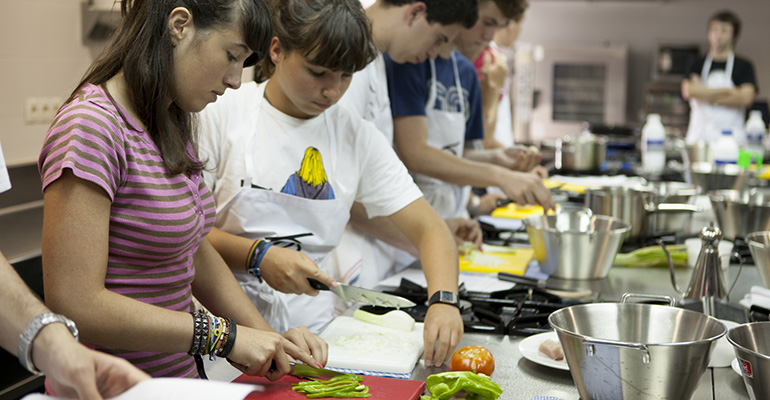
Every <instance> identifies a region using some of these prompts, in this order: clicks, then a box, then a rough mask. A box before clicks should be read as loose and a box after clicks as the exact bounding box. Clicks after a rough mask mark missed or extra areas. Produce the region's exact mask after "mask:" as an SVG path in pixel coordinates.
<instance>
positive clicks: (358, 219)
mask: <svg viewBox="0 0 770 400" xmlns="http://www.w3.org/2000/svg"><path fill="white" fill-rule="evenodd" d="M350 224H351V225H352V226H353V227H354V228H356V229H357V230H359V231H361V232H362V233H365V234H367V235H369V236H371V237H374V238H377V239H379V240H382V241H383V242H385V243H387V244H389V245H391V246H393V247H397V248H399V249H401V250H404V251H406V252H409V254H412V255H413V256H415V257H416V256H418V255H419V253H418V252H417V248H416V247H415V246H414V244H412V242H410V241H409V238H407V237H406V235H404V234H403V233H402V232H401V230H399V229H398V226H396V224H394V223H393V222H392V221H391V220H390V219H389V218H387V217H376V218H371V219H370V218H369V216H368V215H366V210H365V209H364V206H363V205H362V204H361V203H358V202H356V203H354V204H353V207H352V208H351V210H350Z"/></svg>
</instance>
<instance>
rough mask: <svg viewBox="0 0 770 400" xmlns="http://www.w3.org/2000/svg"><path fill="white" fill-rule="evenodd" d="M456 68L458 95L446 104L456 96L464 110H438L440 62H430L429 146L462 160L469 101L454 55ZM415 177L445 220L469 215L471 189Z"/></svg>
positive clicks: (428, 102) (426, 196)
mask: <svg viewBox="0 0 770 400" xmlns="http://www.w3.org/2000/svg"><path fill="white" fill-rule="evenodd" d="M452 68H453V69H454V77H455V87H456V89H457V92H456V93H449V92H447V93H446V100H445V104H449V99H450V98H451V97H453V96H455V95H456V97H457V99H458V101H459V104H460V110H459V111H456V110H448V109H443V110H437V109H436V108H435V105H436V98H437V92H438V90H437V86H438V85H437V83H436V82H437V81H436V63H435V61H434V60H430V70H431V87H430V95H429V96H428V101H427V103H426V104H425V115H426V117H427V118H428V145H430V146H431V147H435V148H437V149H440V150H444V151H448V152H450V153H452V154H454V155H456V156H457V157H462V156H463V148H464V147H465V99H464V97H463V89H462V85H460V74H459V72H458V70H457V60H456V59H455V55H454V53H452ZM445 108H448V107H445ZM412 176H413V177H414V182H415V183H416V184H417V186H418V187H419V188H420V190H422V193H423V195H425V199H427V200H428V203H430V205H431V206H433V208H434V209H435V210H436V212H437V213H438V214H439V215H440V216H441V217H442V218H445V219H446V218H457V217H467V216H468V212H467V211H466V206H467V204H468V198H469V197H470V186H467V185H455V184H452V183H447V182H444V181H442V180H439V179H436V178H433V177H430V176H426V175H422V174H418V173H413V174H412Z"/></svg>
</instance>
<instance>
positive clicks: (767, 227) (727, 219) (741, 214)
mask: <svg viewBox="0 0 770 400" xmlns="http://www.w3.org/2000/svg"><path fill="white" fill-rule="evenodd" d="M709 199H710V200H711V207H712V208H713V209H714V214H716V217H717V223H718V224H719V229H721V230H722V237H723V238H724V239H726V240H729V241H733V242H734V241H735V239H736V238H744V237H746V235H747V234H749V233H750V232H758V231H770V191H768V190H767V189H756V188H755V189H751V190H749V191H738V190H717V191H714V192H710V193H709Z"/></svg>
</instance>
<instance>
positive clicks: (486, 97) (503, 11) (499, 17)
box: [455, 0, 535, 157]
mask: <svg viewBox="0 0 770 400" xmlns="http://www.w3.org/2000/svg"><path fill="white" fill-rule="evenodd" d="M527 7H529V1H528V0H482V1H481V2H480V4H479V21H478V22H477V23H476V25H474V26H473V27H472V28H470V29H464V30H462V31H460V33H459V34H458V35H457V38H456V39H455V46H456V48H457V51H459V52H460V53H461V54H462V55H464V56H465V57H466V58H468V59H469V60H471V61H473V66H474V67H475V68H476V72H477V74H478V77H479V81H480V83H481V106H482V110H483V113H484V141H483V144H484V148H485V149H495V148H505V147H510V146H512V145H513V126H512V124H511V110H510V96H508V89H509V86H510V79H509V75H510V68H509V67H508V62H507V58H506V56H505V55H504V54H503V52H502V51H500V49H499V48H498V44H499V45H501V46H502V47H506V48H508V47H511V46H513V43H514V42H515V41H516V38H517V37H518V36H519V31H520V29H521V21H522V19H523V18H524V12H525V11H526V10H527ZM492 39H501V40H503V42H501V43H495V42H493V41H492ZM504 96H508V98H507V108H505V109H503V110H501V107H500V104H501V103H503V99H504ZM498 120H500V122H501V123H500V124H498ZM497 137H501V139H497ZM517 149H518V150H517V151H518V152H519V154H517V155H518V156H519V157H526V156H530V157H535V155H534V154H529V153H528V152H524V151H523V150H525V149H523V148H517Z"/></svg>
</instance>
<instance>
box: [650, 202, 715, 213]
mask: <svg viewBox="0 0 770 400" xmlns="http://www.w3.org/2000/svg"><path fill="white" fill-rule="evenodd" d="M644 208H645V210H646V211H647V212H649V213H668V212H671V213H674V212H701V211H703V208H702V207H700V206H696V205H692V204H683V203H660V204H658V205H655V204H652V203H651V204H648V205H646V206H645V207H644Z"/></svg>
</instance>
